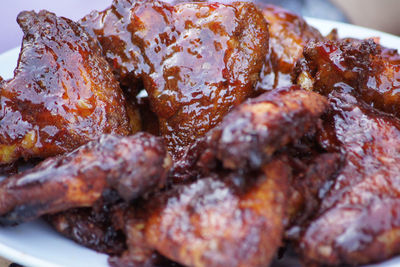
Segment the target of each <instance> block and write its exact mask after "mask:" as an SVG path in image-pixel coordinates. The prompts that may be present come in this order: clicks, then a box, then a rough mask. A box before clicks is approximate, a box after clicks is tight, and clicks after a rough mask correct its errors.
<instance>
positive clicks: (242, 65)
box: [0, 0, 400, 267]
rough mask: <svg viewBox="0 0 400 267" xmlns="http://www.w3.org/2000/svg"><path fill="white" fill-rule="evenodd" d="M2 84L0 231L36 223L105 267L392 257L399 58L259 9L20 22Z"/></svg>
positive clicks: (133, 6)
mask: <svg viewBox="0 0 400 267" xmlns="http://www.w3.org/2000/svg"><path fill="white" fill-rule="evenodd" d="M18 23H19V24H20V26H21V28H22V30H23V31H24V39H23V43H22V50H21V53H20V57H19V61H18V66H17V68H16V70H15V72H14V74H15V76H14V78H12V79H10V80H3V79H0V87H1V91H0V101H1V108H0V162H1V163H2V170H3V172H5V173H12V172H13V171H15V167H16V166H18V163H20V162H21V161H26V160H33V159H36V162H37V159H45V160H44V161H42V162H40V163H39V164H37V165H36V166H35V167H33V168H31V169H28V170H26V171H21V172H19V173H14V174H10V175H9V176H8V177H7V178H4V179H3V180H2V181H1V183H0V223H1V224H2V225H5V226H6V225H15V224H19V223H22V222H26V221H29V220H33V219H36V218H38V217H41V216H43V217H44V218H45V219H46V220H47V221H48V222H49V223H50V224H51V225H53V226H54V228H55V229H56V230H57V231H59V232H60V233H62V234H63V235H65V236H67V237H69V238H71V239H73V240H75V241H76V242H78V243H80V244H82V245H84V246H87V247H90V248H93V249H95V250H97V251H100V252H104V253H107V254H109V255H111V257H110V259H109V263H110V265H112V266H170V265H171V266H178V265H184V266H198V267H201V266H207V267H208V266H232V267H239V266H241V267H251V266H268V265H270V264H271V261H272V260H273V259H274V257H275V255H276V252H277V250H278V249H279V248H280V247H282V246H285V245H290V246H292V247H293V248H294V249H295V251H296V252H297V253H298V255H299V257H300V259H301V260H302V261H303V262H304V263H305V264H306V265H307V266H310V265H313V266H335V265H341V264H349V265H362V264H366V263H371V262H378V261H382V260H385V259H387V258H389V257H392V256H393V255H396V254H399V253H400V120H399V119H398V116H400V56H399V55H398V54H397V51H395V50H392V49H388V48H385V47H383V46H381V45H379V44H378V43H376V42H374V40H372V39H371V40H356V39H339V38H338V37H337V36H336V35H335V34H334V33H333V34H331V35H329V36H328V37H324V36H322V35H321V34H320V33H319V32H318V31H317V30H316V29H314V28H312V27H311V26H309V25H307V23H306V22H305V21H304V20H303V19H302V18H300V17H298V16H297V15H294V14H292V13H290V12H288V11H285V10H283V9H280V8H278V7H275V6H271V5H263V4H258V3H256V4H254V3H250V2H236V1H229V2H227V1H224V3H218V2H211V1H210V2H205V1H198V2H189V1H174V2H171V1H170V2H169V3H166V2H162V1H146V0H142V1H139V0H137V1H135V0H115V1H114V2H113V3H112V5H111V7H109V8H108V9H106V10H104V11H102V12H92V13H91V14H89V15H88V16H86V17H84V18H83V19H82V20H80V21H79V22H73V21H71V20H69V19H66V18H62V17H57V16H56V15H55V14H53V13H50V12H47V11H41V12H39V13H35V12H22V13H21V14H20V15H19V16H18Z"/></svg>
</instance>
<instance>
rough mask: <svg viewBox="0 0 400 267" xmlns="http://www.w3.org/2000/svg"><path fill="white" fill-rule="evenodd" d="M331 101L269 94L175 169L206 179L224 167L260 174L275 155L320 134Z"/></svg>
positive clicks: (292, 90) (284, 91)
mask: <svg viewBox="0 0 400 267" xmlns="http://www.w3.org/2000/svg"><path fill="white" fill-rule="evenodd" d="M327 107H328V103H327V101H326V98H325V97H323V96H321V95H319V94H317V93H313V92H308V91H305V90H301V89H300V88H299V87H297V86H292V87H287V88H281V89H278V90H275V91H271V92H267V93H264V94H262V95H260V96H259V97H257V98H254V99H249V100H247V101H246V102H245V103H243V104H241V105H240V106H238V107H237V108H235V109H234V110H232V111H231V112H230V113H229V114H228V115H227V116H226V117H225V118H224V119H223V120H222V122H221V123H220V124H219V125H218V126H217V127H215V128H214V129H212V130H211V131H210V132H209V133H207V134H206V136H204V137H203V138H201V139H200V140H199V141H197V142H196V143H195V144H193V145H192V146H190V147H189V148H188V149H187V150H186V151H185V154H184V156H183V157H182V159H181V160H179V161H177V162H176V163H175V166H174V170H173V174H174V175H176V176H177V177H178V179H179V178H185V177H188V176H189V177H190V176H193V172H195V171H197V170H198V171H199V172H201V173H202V175H204V174H207V170H213V169H214V168H215V167H216V165H218V164H221V165H222V166H223V167H224V168H226V169H231V170H240V169H244V170H257V169H259V168H260V167H262V166H263V165H264V164H265V163H266V162H268V161H269V160H271V159H272V158H273V157H274V154H275V152H277V151H278V150H279V149H281V148H283V147H284V146H286V145H288V144H290V143H292V142H296V141H297V140H299V139H301V138H302V137H303V136H305V135H306V134H310V133H312V132H313V131H315V129H316V127H317V126H318V123H319V117H320V116H321V115H322V114H323V113H324V112H325V111H326V109H327Z"/></svg>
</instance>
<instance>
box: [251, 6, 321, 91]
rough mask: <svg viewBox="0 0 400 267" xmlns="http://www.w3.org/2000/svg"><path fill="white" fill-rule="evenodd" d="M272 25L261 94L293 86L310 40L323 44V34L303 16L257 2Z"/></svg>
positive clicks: (261, 83) (262, 75) (260, 89)
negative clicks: (298, 66)
mask: <svg viewBox="0 0 400 267" xmlns="http://www.w3.org/2000/svg"><path fill="white" fill-rule="evenodd" d="M257 6H258V7H259V8H260V9H261V11H262V14H263V15H264V18H265V19H266V20H267V21H268V24H269V34H270V39H269V43H270V45H269V46H270V47H269V53H268V55H267V57H266V60H265V63H264V66H263V70H262V72H261V75H260V80H259V82H258V85H257V89H258V90H259V91H261V92H262V91H265V90H271V89H274V88H279V87H282V86H289V85H291V84H293V82H292V77H291V75H292V73H293V70H294V68H295V65H296V62H297V60H299V59H300V58H301V57H302V56H303V48H304V46H305V45H306V44H307V43H308V42H310V41H314V40H315V41H322V40H323V36H322V35H321V33H320V32H319V31H318V30H317V29H315V28H313V27H311V26H310V25H308V24H307V22H306V21H305V20H304V19H303V18H302V17H300V16H298V15H296V14H294V13H292V12H290V11H288V10H285V9H283V8H280V7H277V6H274V5H268V4H263V3H257Z"/></svg>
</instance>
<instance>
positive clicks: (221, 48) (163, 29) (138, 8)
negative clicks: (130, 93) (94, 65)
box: [81, 0, 268, 158]
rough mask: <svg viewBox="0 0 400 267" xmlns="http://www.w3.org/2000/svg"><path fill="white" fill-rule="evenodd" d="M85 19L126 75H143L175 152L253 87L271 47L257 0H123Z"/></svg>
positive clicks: (124, 77)
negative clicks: (168, 0)
mask: <svg viewBox="0 0 400 267" xmlns="http://www.w3.org/2000/svg"><path fill="white" fill-rule="evenodd" d="M81 23H82V25H84V27H86V28H87V29H90V30H91V31H93V32H94V34H95V35H96V36H97V38H98V39H99V40H100V43H101V44H102V47H103V49H104V51H105V54H106V56H107V58H108V60H109V62H110V63H111V64H112V65H113V66H114V69H115V72H116V73H118V75H119V77H120V80H121V81H124V80H125V79H126V78H127V77H134V78H135V79H139V80H141V81H143V84H144V88H145V89H146V91H147V92H148V94H149V97H150V104H151V108H152V110H153V111H154V112H155V113H156V115H157V116H158V118H159V122H160V133H161V134H162V135H163V136H164V138H165V140H166V143H167V146H168V148H169V150H170V151H171V152H172V154H173V155H174V156H175V157H176V158H178V157H179V156H180V154H181V152H182V148H183V147H185V146H187V145H190V144H192V143H193V142H194V141H195V140H196V139H197V138H198V137H200V136H202V135H204V134H205V133H206V132H207V131H208V130H210V129H211V128H213V127H214V126H215V125H217V124H218V123H219V122H220V121H221V119H222V118H223V117H224V116H225V115H226V114H227V113H228V112H229V111H230V110H231V108H232V107H233V106H236V105H238V104H240V103H241V102H243V101H244V100H245V99H246V98H247V97H249V96H250V95H252V94H253V92H254V85H255V83H256V82H257V80H258V77H259V73H260V71H261V68H262V64H263V60H264V58H265V56H266V53H267V51H268V28H267V23H266V21H265V20H264V18H263V16H262V14H261V13H260V12H259V11H258V10H257V8H256V7H255V6H254V5H253V4H252V3H245V2H234V3H230V4H221V3H198V2H197V3H180V4H175V5H170V4H167V3H164V2H160V1H128V0H120V1H114V3H113V5H112V6H111V7H110V8H109V9H107V10H105V11H103V12H94V13H92V14H91V15H89V16H87V17H85V18H84V19H82V21H81ZM129 79H130V78H129ZM135 79H133V80H135Z"/></svg>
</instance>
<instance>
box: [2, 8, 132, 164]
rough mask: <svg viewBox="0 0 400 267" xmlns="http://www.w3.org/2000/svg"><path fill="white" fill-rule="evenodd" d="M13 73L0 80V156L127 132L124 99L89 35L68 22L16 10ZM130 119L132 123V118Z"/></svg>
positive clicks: (53, 150)
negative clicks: (18, 38) (18, 31)
mask: <svg viewBox="0 0 400 267" xmlns="http://www.w3.org/2000/svg"><path fill="white" fill-rule="evenodd" d="M18 23H19V25H20V26H21V28H22V30H23V31H24V39H23V43H22V50H21V54H20V57H19V61H18V66H17V68H16V70H15V72H14V73H15V77H14V78H13V79H11V80H9V81H6V82H3V83H0V87H1V92H0V101H1V109H0V163H7V162H12V161H15V160H16V159H18V158H19V157H24V158H30V157H48V156H53V155H57V154H61V153H64V152H69V151H72V150H73V149H75V148H77V147H79V146H80V145H82V144H85V143H87V142H88V141H90V140H93V139H96V138H98V137H99V136H100V135H101V134H103V133H115V134H121V135H127V134H129V133H131V129H130V126H129V121H128V116H127V112H126V108H125V99H124V97H123V95H122V91H121V89H120V88H119V85H118V83H117V81H116V80H115V78H114V76H113V74H112V72H111V69H110V67H109V66H108V64H107V62H106V60H104V59H103V57H102V56H101V50H100V47H99V45H98V44H97V42H95V41H94V40H93V39H92V38H91V37H89V35H88V34H87V33H86V32H85V31H84V30H83V29H82V28H81V27H80V26H79V25H78V24H77V23H75V22H72V21H70V20H69V19H65V18H59V17H56V16H55V15H54V14H53V13H49V12H47V11H41V12H40V13H38V14H36V13H34V12H23V13H21V14H19V16H18ZM134 124H135V123H134Z"/></svg>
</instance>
